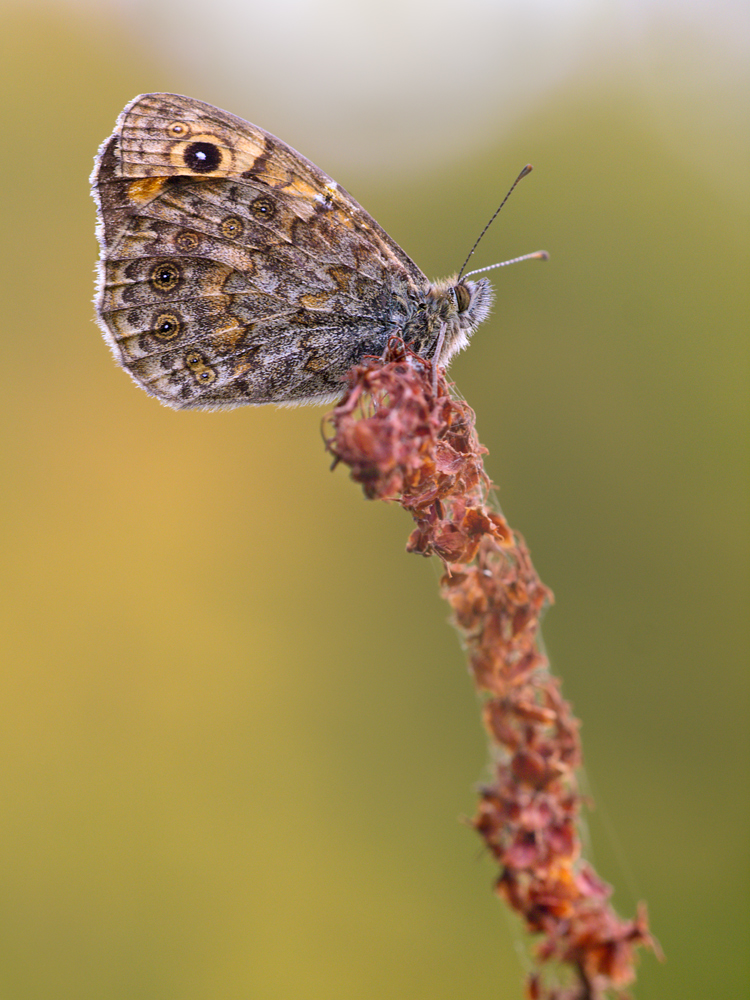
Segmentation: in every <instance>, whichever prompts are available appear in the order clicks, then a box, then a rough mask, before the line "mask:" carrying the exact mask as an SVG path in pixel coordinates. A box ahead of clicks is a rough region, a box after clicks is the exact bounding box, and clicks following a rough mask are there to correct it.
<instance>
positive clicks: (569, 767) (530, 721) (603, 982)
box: [327, 338, 659, 1000]
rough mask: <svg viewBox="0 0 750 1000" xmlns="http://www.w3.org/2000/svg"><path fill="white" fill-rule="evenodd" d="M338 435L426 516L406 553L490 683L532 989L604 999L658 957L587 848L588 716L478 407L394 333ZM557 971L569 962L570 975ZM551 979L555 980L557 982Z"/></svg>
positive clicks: (489, 814)
mask: <svg viewBox="0 0 750 1000" xmlns="http://www.w3.org/2000/svg"><path fill="white" fill-rule="evenodd" d="M327 420H328V422H329V425H330V428H331V436H330V437H329V438H328V439H327V446H328V448H329V450H330V451H331V453H332V454H333V455H334V458H335V462H334V464H337V463H338V462H343V463H344V464H346V465H348V466H349V468H350V470H351V475H352V478H353V479H354V480H355V481H356V482H358V483H361V485H362V488H363V490H364V492H365V495H366V496H367V497H369V498H370V499H380V500H392V501H396V502H398V503H399V504H401V506H402V507H404V508H405V509H406V510H408V511H409V512H410V514H411V515H412V517H413V518H414V521H415V523H416V526H415V528H414V530H413V531H412V533H411V535H410V536H409V540H408V542H407V546H406V547H407V550H408V551H409V552H417V553H421V554H422V555H425V556H431V555H436V556H438V558H440V559H441V560H442V562H443V565H444V569H445V571H444V574H443V577H442V579H441V583H440V587H441V593H442V596H443V597H444V598H445V599H446V600H447V601H448V603H449V605H450V607H451V611H452V621H453V624H454V625H455V627H456V629H457V630H458V631H459V633H460V635H461V637H462V639H463V642H464V645H465V648H466V650H467V654H468V660H469V668H470V671H471V673H472V676H473V678H474V682H475V684H476V686H477V688H478V689H479V690H480V691H481V692H482V693H483V694H484V695H485V699H484V704H483V721H484V725H485V728H486V730H487V732H488V734H489V738H490V742H491V749H492V760H493V772H494V773H493V780H492V782H491V784H489V785H487V786H485V787H483V788H482V789H481V792H480V801H479V806H478V809H477V813H476V815H475V817H474V819H473V826H474V828H475V829H476V830H477V832H478V833H479V834H480V836H481V837H482V838H483V839H484V842H485V844H486V845H487V847H488V849H489V851H490V852H491V854H492V856H493V857H494V858H495V859H496V861H497V863H498V866H499V869H500V874H499V875H498V879H497V884H496V885H497V892H498V894H499V895H501V896H502V897H503V898H504V899H505V900H506V902H507V903H508V905H509V906H510V907H511V909H513V910H514V911H515V912H517V913H518V914H519V915H520V916H521V917H522V918H523V920H524V922H525V925H526V927H527V928H528V929H529V931H530V932H532V933H533V934H536V935H538V936H539V937H538V942H537V943H536V948H535V956H536V959H537V962H538V967H537V968H536V969H535V970H534V971H532V973H531V974H530V976H529V979H528V982H527V997H529V998H531V1000H604V998H605V997H607V996H611V995H612V992H613V991H614V993H615V994H617V995H619V996H622V995H623V994H622V988H623V987H625V986H627V985H628V984H629V983H631V982H632V981H633V980H634V978H635V968H634V963H635V951H636V949H637V947H638V946H646V947H648V948H651V949H652V950H654V951H656V952H657V954H658V953H659V950H658V945H657V944H656V942H655V941H654V939H653V938H652V936H651V934H650V933H649V929H648V921H647V917H646V911H645V908H644V907H643V906H641V907H640V908H639V911H638V914H637V916H636V917H635V919H633V920H622V919H621V918H620V917H618V916H617V914H616V913H615V912H614V911H613V909H612V907H611V905H610V904H609V901H608V900H609V896H610V894H611V889H610V887H609V886H607V885H606V884H605V883H604V882H602V881H601V880H600V879H599V878H598V876H597V875H596V873H595V872H594V870H593V869H592V868H591V866H590V865H589V864H588V863H587V862H586V861H585V860H583V859H582V857H581V842H580V837H579V833H578V822H579V818H580V814H581V809H582V805H583V801H582V796H581V793H580V791H579V789H578V783H577V780H576V774H575V772H576V769H577V768H578V767H579V766H580V764H581V759H582V755H581V743H580V738H579V734H578V729H579V723H578V721H577V720H576V718H575V717H574V716H573V714H572V711H571V708H570V705H569V704H568V702H566V701H565V699H564V698H563V697H562V696H561V694H560V685H559V682H558V681H557V679H556V678H554V677H553V676H552V675H551V674H550V672H549V667H548V663H547V660H546V659H545V657H544V656H543V654H542V653H541V651H540V645H539V621H540V618H541V615H542V613H543V612H544V609H545V608H546V606H547V605H548V604H550V603H551V601H552V594H551V592H550V591H549V590H548V589H547V588H546V587H545V586H544V584H543V583H542V582H541V580H540V579H539V577H538V576H537V574H536V571H535V570H534V567H533V565H532V562H531V559H530V557H529V553H528V550H527V548H526V546H525V544H524V541H523V539H522V538H521V537H520V536H519V535H518V534H517V533H514V532H513V531H511V529H510V528H509V526H508V524H507V522H506V521H505V519H504V518H503V516H502V515H501V514H500V513H498V512H497V511H496V510H493V509H492V507H491V505H490V504H489V501H488V496H489V491H490V487H491V483H490V480H489V478H488V476H487V474H486V473H485V471H484V463H483V457H482V456H483V455H485V454H486V449H485V448H483V447H482V445H481V444H480V443H479V440H478V438H477V435H476V430H475V421H474V413H473V411H472V410H471V408H470V407H469V406H468V405H467V404H466V403H465V402H463V401H461V400H459V399H455V398H454V397H453V396H452V395H451V393H450V390H449V386H448V383H447V382H446V381H445V377H444V375H443V374H442V372H438V373H437V377H435V372H434V371H433V367H432V364H431V363H430V362H429V361H428V360H426V359H424V358H422V357H420V356H418V355H416V354H414V353H413V352H411V351H410V350H409V349H408V348H407V347H405V346H404V344H403V342H402V341H401V340H399V339H398V338H393V339H392V341H391V343H390V345H389V350H388V353H387V355H386V357H385V359H380V358H369V359H365V360H364V362H363V363H362V364H360V365H357V366H356V367H355V368H353V369H352V370H351V371H350V373H349V388H348V391H347V394H346V396H345V397H344V399H343V400H342V401H341V402H340V403H339V405H338V406H337V407H336V408H335V409H334V410H333V411H332V412H331V413H330V414H329V415H328V417H327ZM553 967H558V968H559V967H562V968H564V969H567V975H565V976H564V977H559V978H564V979H565V984H564V985H562V984H561V983H560V982H557V981H556V977H555V976H554V975H549V974H546V975H543V974H542V969H543V968H544V970H545V972H546V971H547V970H549V969H551V968H553ZM550 980H551V981H550Z"/></svg>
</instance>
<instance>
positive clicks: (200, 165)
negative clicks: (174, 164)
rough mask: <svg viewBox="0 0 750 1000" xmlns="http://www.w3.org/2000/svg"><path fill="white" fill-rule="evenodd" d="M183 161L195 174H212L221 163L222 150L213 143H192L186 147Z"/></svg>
mask: <svg viewBox="0 0 750 1000" xmlns="http://www.w3.org/2000/svg"><path fill="white" fill-rule="evenodd" d="M182 159H183V162H184V163H185V166H186V167H188V168H189V169H190V170H192V171H193V173H196V174H210V173H211V171H212V170H216V169H217V167H218V166H219V164H220V163H221V150H220V149H219V147H218V146H217V145H215V144H214V143H213V142H191V143H190V145H189V146H186V147H185V151H184V152H183V154H182Z"/></svg>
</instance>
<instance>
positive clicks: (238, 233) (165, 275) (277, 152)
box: [91, 94, 492, 409]
mask: <svg viewBox="0 0 750 1000" xmlns="http://www.w3.org/2000/svg"><path fill="white" fill-rule="evenodd" d="M91 184H92V193H93V197H94V200H95V202H96V205H97V215H98V223H97V237H98V240H99V244H100V248H101V255H100V261H99V265H98V284H97V293H96V300H95V302H96V314H97V321H98V323H99V326H100V327H101V329H102V332H103V334H104V338H105V340H106V341H107V343H108V344H109V346H110V348H111V350H112V353H113V354H114V357H115V359H116V360H117V362H118V363H119V364H120V365H121V366H122V367H123V368H124V369H125V370H126V371H127V372H128V373H129V374H130V375H131V376H132V378H133V379H134V380H135V382H136V383H137V384H138V385H139V386H141V388H143V389H145V390H146V392H147V393H149V394H150V395H152V396H156V398H157V399H159V400H160V401H161V402H162V403H165V404H167V405H168V406H172V407H174V408H176V409H196V408H197V409H219V408H226V407H233V406H242V405H246V404H261V403H280V404H294V403H321V402H325V401H330V400H333V399H337V398H339V397H340V396H341V395H342V393H343V390H344V388H345V376H346V373H347V371H348V370H349V369H350V368H351V367H352V366H354V365H355V364H357V363H358V362H359V361H361V359H362V358H363V357H364V356H365V355H375V356H380V355H382V354H383V352H384V351H385V349H386V346H387V344H388V342H389V339H390V338H391V337H392V336H394V335H396V336H398V337H401V338H402V339H403V340H404V342H405V343H406V344H407V345H409V346H410V347H411V348H412V349H413V350H414V351H415V352H416V353H418V354H420V355H422V356H423V357H426V358H427V359H429V360H431V361H433V362H434V363H435V364H436V365H439V366H443V367H444V366H446V365H447V364H448V362H449V361H450V359H451V358H452V357H453V355H454V354H456V352H457V351H460V350H461V349H463V348H465V347H466V346H467V345H468V343H469V337H470V336H471V335H472V334H473V333H474V331H475V330H476V328H477V327H478V326H479V324H480V323H481V322H482V321H483V320H484V319H486V317H487V316H488V314H489V311H490V306H491V303H492V290H491V287H490V284H489V282H488V281H487V279H486V278H481V279H479V280H477V281H469V280H466V279H465V278H464V279H463V280H460V279H459V278H456V277H454V278H453V279H448V280H445V281H438V282H430V281H429V280H428V279H427V278H426V277H425V275H424V274H423V273H422V272H421V271H420V269H419V268H418V267H417V265H416V264H415V263H414V262H413V261H412V260H411V258H410V257H408V256H407V254H406V253H404V251H403V250H402V249H401V248H400V247H399V246H398V244H396V243H395V242H394V241H393V240H392V239H391V238H390V236H388V234H387V233H386V232H385V231H384V230H383V229H382V228H381V227H380V226H379V225H378V223H377V222H375V220H374V219H373V218H372V217H371V216H370V215H368V214H367V212H366V211H365V210H364V209H363V208H362V207H361V206H360V205H359V204H358V203H357V202H356V201H355V200H354V198H352V197H351V195H350V194H348V193H347V192H346V191H345V190H344V189H343V188H342V187H341V186H340V185H339V184H337V183H336V181H334V180H332V179H331V178H330V177H329V176H328V175H327V174H325V173H323V171H322V170H320V169H319V168H318V167H316V166H315V165H314V164H313V163H311V162H310V161H309V160H307V159H306V158H305V157H304V156H301V155H300V154H299V153H297V152H296V151H295V150H293V149H292V148H291V147H290V146H287V145H286V144H285V143H284V142H282V141H281V140H280V139H277V138H276V137H275V136H273V135H270V134H269V133H268V132H264V131H263V130H262V129H260V128H258V127H257V126H256V125H251V124H249V123H248V122H246V121H243V120H242V119H241V118H237V117H235V116H234V115H231V114H229V113H227V112H226V111H221V110H219V109H218V108H214V107H212V106H211V105H209V104H203V103H202V102H201V101H196V100H193V99H192V98H190V97H182V96H180V95H177V94H143V95H141V96H140V97H136V98H135V99H134V100H133V101H131V102H130V104H128V105H127V107H126V108H125V109H124V110H123V112H122V113H121V114H120V116H119V118H118V119H117V123H116V125H115V130H114V132H113V133H112V135H111V136H110V137H109V138H108V139H106V140H105V142H104V143H102V145H101V147H100V149H99V152H98V154H97V156H96V159H95V164H94V171H93V174H92V176H91Z"/></svg>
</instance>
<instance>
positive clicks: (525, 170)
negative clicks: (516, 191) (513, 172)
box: [518, 163, 534, 181]
mask: <svg viewBox="0 0 750 1000" xmlns="http://www.w3.org/2000/svg"><path fill="white" fill-rule="evenodd" d="M533 169H534V168H533V167H532V165H531V164H530V163H527V164H526V166H525V167H524V168H523V170H522V171H521V173H520V174H519V175H518V180H519V181H520V180H521V178H522V177H525V176H526V174H530V173H531V171H532V170H533Z"/></svg>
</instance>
